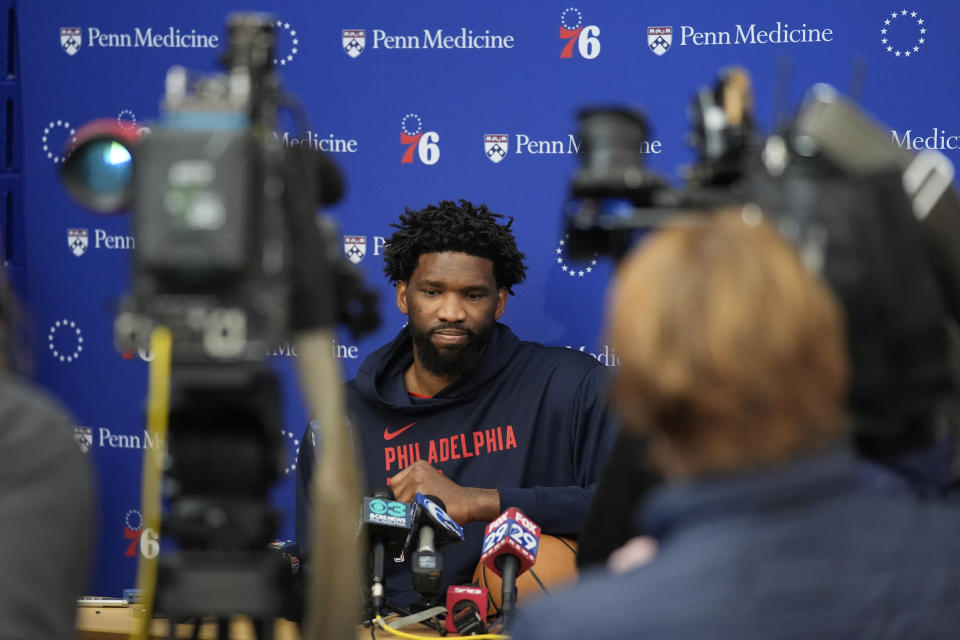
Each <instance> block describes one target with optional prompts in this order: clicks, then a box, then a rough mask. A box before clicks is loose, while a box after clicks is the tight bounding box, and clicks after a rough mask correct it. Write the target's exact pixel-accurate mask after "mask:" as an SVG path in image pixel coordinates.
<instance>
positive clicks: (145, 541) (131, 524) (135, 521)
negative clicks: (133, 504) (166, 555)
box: [123, 509, 160, 558]
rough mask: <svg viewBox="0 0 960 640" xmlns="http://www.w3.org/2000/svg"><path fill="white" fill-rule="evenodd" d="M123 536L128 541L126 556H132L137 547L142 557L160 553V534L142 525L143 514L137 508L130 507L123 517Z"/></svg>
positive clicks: (150, 556) (135, 552) (151, 556)
mask: <svg viewBox="0 0 960 640" xmlns="http://www.w3.org/2000/svg"><path fill="white" fill-rule="evenodd" d="M123 537H124V538H126V539H127V540H129V541H130V544H129V545H127V552H126V554H124V555H126V557H128V558H134V557H136V555H137V551H138V549H139V551H140V553H141V554H142V555H143V557H144V558H156V557H157V554H159V553H160V536H159V534H158V533H157V532H156V531H154V530H153V529H151V528H150V527H144V526H143V514H142V513H140V510H139V509H130V510H129V511H127V513H126V515H124V517H123Z"/></svg>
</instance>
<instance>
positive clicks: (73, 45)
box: [60, 27, 83, 56]
mask: <svg viewBox="0 0 960 640" xmlns="http://www.w3.org/2000/svg"><path fill="white" fill-rule="evenodd" d="M82 45H83V34H82V33H81V31H80V27H60V48H62V49H63V52H64V53H66V54H67V55H68V56H72V55H76V53H77V51H80V47H81V46H82Z"/></svg>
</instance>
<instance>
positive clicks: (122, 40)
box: [60, 27, 296, 59]
mask: <svg viewBox="0 0 960 640" xmlns="http://www.w3.org/2000/svg"><path fill="white" fill-rule="evenodd" d="M84 35H86V45H87V47H89V48H102V49H113V48H121V49H126V48H133V49H137V48H143V47H146V48H150V49H216V48H218V47H219V46H220V36H219V35H217V34H215V33H197V30H196V29H190V30H189V31H186V30H184V29H181V28H179V27H167V28H165V29H163V28H154V27H134V29H133V31H125V32H124V31H120V32H107V31H104V30H103V29H101V28H100V27H86V29H84V28H83V27H60V48H61V49H62V50H63V52H64V53H66V54H67V55H70V56H72V55H76V53H77V52H78V51H80V48H81V47H82V46H83V44H84ZM295 53H296V52H295V51H294V52H292V54H295ZM292 54H287V55H292ZM291 59H292V58H291Z"/></svg>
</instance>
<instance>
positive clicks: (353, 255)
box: [343, 236, 367, 264]
mask: <svg viewBox="0 0 960 640" xmlns="http://www.w3.org/2000/svg"><path fill="white" fill-rule="evenodd" d="M343 252H344V253H345V254H347V258H348V259H349V260H350V262H352V263H353V264H359V263H360V261H361V260H363V256H365V255H367V236H343Z"/></svg>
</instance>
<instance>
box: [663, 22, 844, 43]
mask: <svg viewBox="0 0 960 640" xmlns="http://www.w3.org/2000/svg"><path fill="white" fill-rule="evenodd" d="M833 35H834V34H833V29H831V28H829V27H828V28H825V29H818V28H814V27H808V26H807V25H806V24H801V25H800V28H798V29H797V28H793V29H791V28H790V25H789V24H788V23H785V22H780V21H779V20H778V21H777V25H776V27H774V28H771V29H758V28H757V25H756V24H751V25H750V26H749V27H746V28H744V26H743V25H741V24H738V25H736V28H735V29H734V30H733V31H732V32H731V31H697V30H696V29H694V28H693V27H691V26H690V25H686V24H685V25H682V26H681V27H680V46H687V45H693V46H696V47H705V46H719V45H738V44H807V43H815V42H833Z"/></svg>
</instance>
